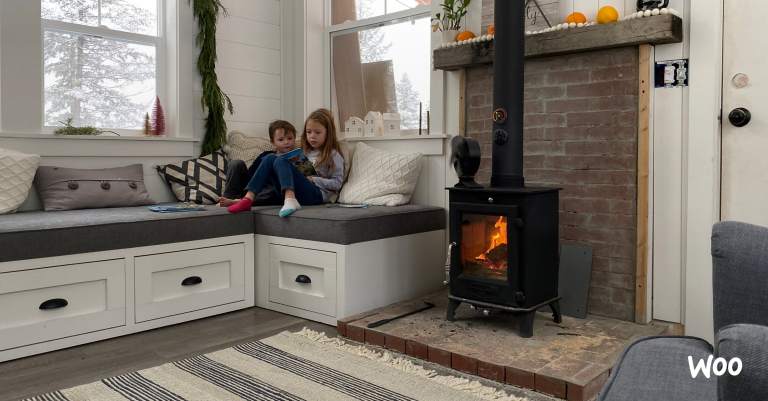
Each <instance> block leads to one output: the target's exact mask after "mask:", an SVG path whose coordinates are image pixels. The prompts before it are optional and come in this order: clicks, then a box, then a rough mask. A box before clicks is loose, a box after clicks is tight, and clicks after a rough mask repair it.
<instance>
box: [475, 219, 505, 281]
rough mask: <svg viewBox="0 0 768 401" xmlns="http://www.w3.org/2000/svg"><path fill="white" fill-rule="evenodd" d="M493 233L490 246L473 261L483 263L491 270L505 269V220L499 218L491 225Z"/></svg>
mask: <svg viewBox="0 0 768 401" xmlns="http://www.w3.org/2000/svg"><path fill="white" fill-rule="evenodd" d="M493 228H494V231H493V233H492V234H491V239H490V244H489V246H488V249H486V250H485V252H483V253H481V254H479V255H477V256H476V257H475V260H477V261H480V262H481V263H484V264H485V266H486V267H487V268H489V269H492V270H506V269H507V219H506V217H504V216H499V219H498V220H496V223H495V224H494V225H493Z"/></svg>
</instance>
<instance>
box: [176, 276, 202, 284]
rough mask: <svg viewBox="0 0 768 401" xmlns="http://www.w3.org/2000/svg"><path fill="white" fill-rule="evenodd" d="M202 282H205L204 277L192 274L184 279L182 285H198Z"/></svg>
mask: <svg viewBox="0 0 768 401" xmlns="http://www.w3.org/2000/svg"><path fill="white" fill-rule="evenodd" d="M202 282H203V279H202V278H200V277H199V276H192V277H187V278H185V279H184V280H182V282H181V285H183V286H185V287H187V286H190V285H198V284H200V283H202Z"/></svg>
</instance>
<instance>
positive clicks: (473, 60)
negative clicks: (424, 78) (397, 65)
mask: <svg viewBox="0 0 768 401" xmlns="http://www.w3.org/2000/svg"><path fill="white" fill-rule="evenodd" d="M682 41H683V20H682V19H680V17H677V16H675V15H671V14H668V15H659V16H654V17H648V18H638V19H632V20H626V21H621V22H617V23H614V24H605V25H591V26H587V27H582V28H573V29H564V30H560V31H552V32H547V33H541V34H537V35H529V36H527V37H526V41H525V56H526V58H528V57H543V56H554V55H560V54H568V53H578V52H585V51H591V50H601V49H610V48H615V47H625V46H638V45H644V44H650V45H655V44H667V43H680V42H682ZM493 54H494V46H493V41H490V42H482V43H479V44H468V45H461V46H457V47H447V48H440V49H436V50H435V51H434V54H433V56H434V67H435V69H438V70H449V71H450V70H459V69H462V68H467V67H473V66H479V65H486V64H492V63H493Z"/></svg>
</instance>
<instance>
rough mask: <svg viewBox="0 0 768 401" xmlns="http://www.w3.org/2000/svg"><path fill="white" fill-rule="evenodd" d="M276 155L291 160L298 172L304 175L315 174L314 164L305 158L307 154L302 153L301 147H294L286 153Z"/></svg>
mask: <svg viewBox="0 0 768 401" xmlns="http://www.w3.org/2000/svg"><path fill="white" fill-rule="evenodd" d="M277 157H281V158H284V159H288V161H289V162H291V164H293V165H294V166H295V167H296V169H297V170H299V172H301V173H302V174H304V176H305V177H309V176H313V175H317V171H316V170H315V166H314V165H313V164H312V162H311V161H310V160H309V158H307V155H305V154H304V151H303V150H302V149H301V148H297V149H294V150H292V151H290V152H288V153H283V154H282V155H279V156H277Z"/></svg>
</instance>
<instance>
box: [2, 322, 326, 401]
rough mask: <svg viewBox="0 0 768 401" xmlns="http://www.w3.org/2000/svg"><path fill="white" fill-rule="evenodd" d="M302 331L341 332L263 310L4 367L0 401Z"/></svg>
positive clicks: (36, 358)
mask: <svg viewBox="0 0 768 401" xmlns="http://www.w3.org/2000/svg"><path fill="white" fill-rule="evenodd" d="M302 327H309V328H311V329H313V330H317V331H323V332H326V333H328V334H329V335H335V334H336V328H335V327H331V326H327V325H324V324H320V323H315V322H310V321H307V320H304V319H300V318H297V317H293V316H288V315H284V314H281V313H277V312H272V311H268V310H265V309H260V308H250V309H246V310H242V311H237V312H232V313H228V314H225V315H220V316H214V317H211V318H207V319H201V320H196V321H193V322H188V323H182V324H178V325H175V326H170V327H164V328H160V329H156V330H151V331H147V332H143V333H138V334H132V335H128V336H124V337H119V338H114V339H110V340H105V341H100V342H97V343H92V344H86V345H82V346H79V347H73V348H68V349H64V350H60V351H54V352H49V353H47V354H42V355H37V356H32V357H28V358H23V359H18V360H15V361H10V362H4V363H0V400H16V399H20V398H25V397H29V396H33V395H37V394H40V393H45V392H48V391H53V390H59V389H63V388H68V387H72V386H76V385H80V384H85V383H90V382H93V381H96V380H99V379H103V378H105V377H109V376H114V375H119V374H124V373H128V372H132V371H136V370H140V369H146V368H149V367H152V366H157V365H161V364H163V363H166V362H170V361H175V360H178V359H183V358H186V357H190V356H193V355H198V354H204V353H207V352H211V351H214V350H219V349H223V348H227V347H230V346H232V345H235V344H239V343H243V342H247V341H254V340H258V339H262V338H266V337H269V336H271V335H274V334H277V333H279V332H281V331H284V330H290V331H298V330H300V329H301V328H302Z"/></svg>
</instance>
